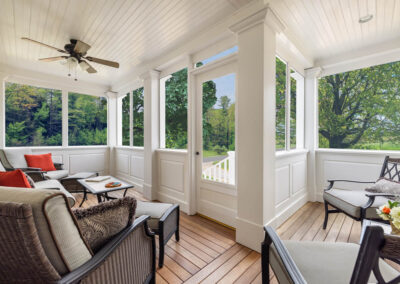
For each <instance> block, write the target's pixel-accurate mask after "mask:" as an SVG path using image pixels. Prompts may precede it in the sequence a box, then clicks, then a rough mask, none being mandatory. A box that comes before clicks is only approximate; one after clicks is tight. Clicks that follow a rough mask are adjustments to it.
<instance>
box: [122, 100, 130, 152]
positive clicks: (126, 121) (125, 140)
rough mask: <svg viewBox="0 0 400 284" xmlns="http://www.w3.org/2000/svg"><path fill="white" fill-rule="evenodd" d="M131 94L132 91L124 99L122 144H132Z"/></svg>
mask: <svg viewBox="0 0 400 284" xmlns="http://www.w3.org/2000/svg"><path fill="white" fill-rule="evenodd" d="M130 105H131V95H130V93H128V94H126V96H125V97H124V98H123V99H122V145H125V146H130V132H131V130H130V129H131V126H130V121H131V119H130V117H131V106H130Z"/></svg>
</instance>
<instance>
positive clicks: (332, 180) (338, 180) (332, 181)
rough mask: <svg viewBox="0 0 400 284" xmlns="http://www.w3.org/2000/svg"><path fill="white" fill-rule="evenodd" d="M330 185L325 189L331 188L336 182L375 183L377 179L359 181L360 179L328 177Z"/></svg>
mask: <svg viewBox="0 0 400 284" xmlns="http://www.w3.org/2000/svg"><path fill="white" fill-rule="evenodd" d="M328 182H329V185H328V187H327V188H326V189H325V190H324V191H328V190H330V189H331V188H332V187H333V185H334V183H335V182H352V183H375V181H359V180H347V179H328Z"/></svg>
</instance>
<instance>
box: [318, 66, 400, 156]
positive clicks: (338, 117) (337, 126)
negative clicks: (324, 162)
mask: <svg viewBox="0 0 400 284" xmlns="http://www.w3.org/2000/svg"><path fill="white" fill-rule="evenodd" d="M399 79H400V63H399V62H395V63H389V64H384V65H378V66H373V67H369V68H364V69H359V70H354V71H350V72H346V73H340V74H334V75H330V76H326V77H323V78H321V79H320V80H319V133H320V146H321V147H330V148H354V147H356V148H363V147H364V146H365V145H366V144H368V143H371V142H380V144H381V145H382V144H383V143H384V142H394V143H397V144H398V142H397V141H398V138H399V132H398V131H397V130H398V125H399V124H398V122H400V117H399V115H400V113H399V112H398V109H399V107H400V100H399V86H400V80H399ZM363 145H364V146H363ZM375 147H377V146H375Z"/></svg>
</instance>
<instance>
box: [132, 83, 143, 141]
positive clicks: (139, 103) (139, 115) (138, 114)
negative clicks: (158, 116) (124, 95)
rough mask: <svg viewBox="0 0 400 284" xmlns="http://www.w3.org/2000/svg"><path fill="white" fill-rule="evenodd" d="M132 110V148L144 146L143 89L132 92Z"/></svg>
mask: <svg viewBox="0 0 400 284" xmlns="http://www.w3.org/2000/svg"><path fill="white" fill-rule="evenodd" d="M132 94H133V95H132V99H133V103H132V108H133V146H140V147H143V146H144V89H143V88H139V89H136V90H134V91H133V92H132Z"/></svg>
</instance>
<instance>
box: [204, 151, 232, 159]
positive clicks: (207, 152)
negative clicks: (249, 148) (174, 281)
mask: <svg viewBox="0 0 400 284" xmlns="http://www.w3.org/2000/svg"><path fill="white" fill-rule="evenodd" d="M227 155H228V154H227V153H226V152H224V153H221V154H218V153H217V152H216V151H213V150H203V157H204V158H207V157H215V156H227Z"/></svg>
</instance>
